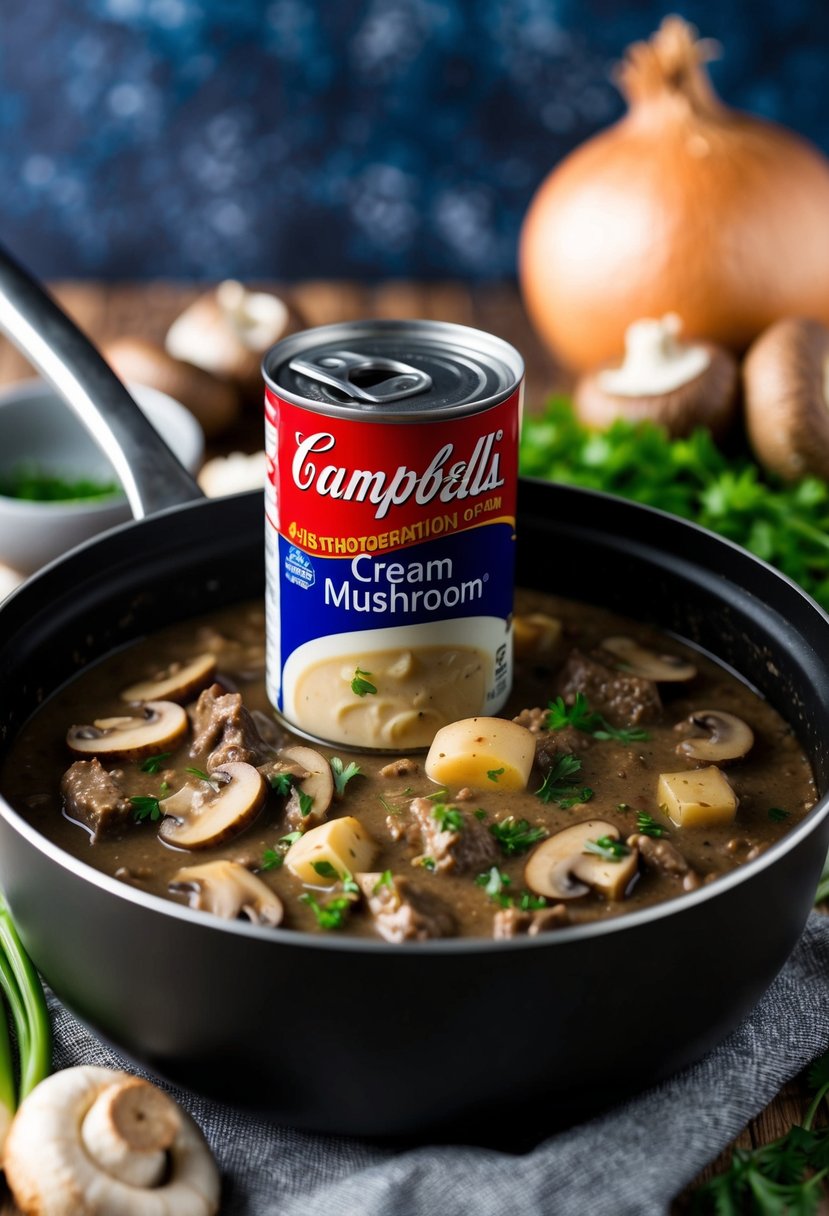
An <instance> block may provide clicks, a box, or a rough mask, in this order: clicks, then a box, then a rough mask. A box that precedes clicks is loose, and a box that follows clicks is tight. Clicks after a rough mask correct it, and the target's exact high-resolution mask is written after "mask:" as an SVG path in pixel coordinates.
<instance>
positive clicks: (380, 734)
mask: <svg viewBox="0 0 829 1216" xmlns="http://www.w3.org/2000/svg"><path fill="white" fill-rule="evenodd" d="M519 409H520V390H518V389H516V390H515V392H513V393H512V394H511V395H510V396H509V397H507V398H506V399H505V400H503V401H501V402H500V403H498V404H497V405H494V406H491V407H489V408H488V409H485V410H483V411H481V412H478V413H473V414H467V415H463V416H461V417H454V418H449V419H442V420H441V421H439V422H438V421H435V422H432V421H424V420H420V421H416V422H376V421H361V420H355V419H354V418H353V417H337V416H332V415H331V414H328V413H325V414H323V413H318V412H316V411H315V410H313V409H311V408H304V407H303V406H300V405H297V404H295V403H293V402H290V401H286V400H284V399H283V398H281V397H279V396H278V395H277V394H276V393H274V392H273V391H272V390H271V389H270V388H269V389H268V391H267V400H266V448H267V453H268V485H267V493H266V515H267V526H266V531H267V568H268V569H267V578H268V646H269V653H268V682H269V694H270V697H271V699H272V701H273V703H274V705H275V706H276V707H277V708H278V709H279V710H280V711H281V713H282V714H283V715H284V717H285V718H286V719H287V720H288V721H289V722H290V723H292V724H293V725H294V726H296V727H297V728H298V729H299V730H301V731H303V732H304V733H307V734H310V735H312V736H314V737H317V738H322V739H326V740H329V741H332V742H338V743H345V744H350V745H353V746H357V747H387V748H396V749H405V748H414V747H423V746H427V745H428V744H429V742H431V739H432V737H433V735H434V733H435V731H436V730H437V729H439V728H440V727H441V726H443V725H445V724H446V723H447V722H448V721H453V720H456V719H458V718H464V717H472V716H475V715H476V714H490V713H494V712H495V711H496V710H497V709H498V708H500V707H501V705H502V704H503V702H504V701H505V699H506V697H507V695H508V692H509V688H510V684H511V637H510V620H511V613H512V598H513V576H514V541H515V510H516V480H517V459H518V456H517V453H518V427H519Z"/></svg>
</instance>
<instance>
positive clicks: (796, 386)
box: [743, 317, 829, 481]
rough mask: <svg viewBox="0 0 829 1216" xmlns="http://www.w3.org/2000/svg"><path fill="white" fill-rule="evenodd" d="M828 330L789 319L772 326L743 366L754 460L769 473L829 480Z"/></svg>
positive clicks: (799, 320)
mask: <svg viewBox="0 0 829 1216" xmlns="http://www.w3.org/2000/svg"><path fill="white" fill-rule="evenodd" d="M828 368H829V329H827V327H826V326H825V325H821V324H820V322H818V321H809V320H805V319H802V318H797V317H785V318H784V319H783V320H781V321H776V322H775V324H774V325H771V326H769V328H768V329H767V330H765V331H764V332H763V333H762V334H761V335H760V337H759V338H757V339H756V341H755V342H754V343H753V345H752V346H751V348H750V350H749V352H748V354H747V355H746V358H745V361H744V363H743V391H744V396H745V423H746V432H747V434H748V440H749V443H750V444H751V447H752V450H753V452H754V455H755V456H756V457H757V459H758V460H759V461H760V463H761V464H762V465H763V466H764V467H765V468H766V469H768V470H769V472H771V473H776V474H777V475H778V476H779V477H782V478H783V479H784V480H785V481H797V480H799V479H800V478H802V477H805V476H806V475H807V474H808V473H813V474H814V475H815V476H816V477H822V478H823V480H824V481H829V401H828V400H827V396H828V395H829V394H827V374H828V372H827V369H828Z"/></svg>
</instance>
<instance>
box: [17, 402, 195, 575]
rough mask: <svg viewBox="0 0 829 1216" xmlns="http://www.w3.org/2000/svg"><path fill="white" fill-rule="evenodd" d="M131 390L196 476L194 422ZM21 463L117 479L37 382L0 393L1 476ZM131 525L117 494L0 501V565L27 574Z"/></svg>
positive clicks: (171, 405)
mask: <svg viewBox="0 0 829 1216" xmlns="http://www.w3.org/2000/svg"><path fill="white" fill-rule="evenodd" d="M129 387H130V392H131V393H132V395H133V397H134V398H135V400H136V402H137V403H138V405H139V406H140V407H141V409H142V410H143V411H144V413H145V414H146V416H147V418H148V419H149V420H150V422H151V423H152V424H153V426H154V427H155V429H156V430H157V431H158V433H159V435H161V437H162V439H164V440H165V442H166V443H167V445H168V447H170V448H171V449H172V451H173V452H174V453H175V455H176V456H177V457H178V459H179V460H180V461H181V463H182V464H183V465H184V467H185V468H186V469H188V470H189V471H190V472H191V473H194V474H195V473H196V472H197V471H198V469H199V467H200V465H201V461H202V456H203V454H204V435H203V433H202V429H201V427H200V426H199V424H198V422H197V421H196V419H195V418H194V417H193V415H192V414H191V413H190V412H189V410H186V409H185V408H184V406H183V405H180V404H179V402H178V401H174V400H173V398H172V397H168V396H167V395H166V393H160V392H158V390H157V389H154V388H147V387H146V386H144V385H135V384H133V385H130V386H129ZM21 464H27V465H32V464H33V465H36V466H37V467H38V469H42V470H44V471H45V472H49V473H55V474H58V475H60V476H62V477H67V478H76V477H90V478H92V479H94V480H95V481H101V482H107V481H117V480H118V478H117V477H116V475H115V472H114V470H113V468H112V466H111V464H110V463H109V461H108V460H107V458H106V456H104V454H103V452H102V451H101V450H100V448H99V447H98V446H97V444H96V443H95V441H94V440H93V439H92V437H91V436H90V435H89V433H88V431H87V430H86V428H85V427H84V426H83V425H82V424H81V423H80V422H79V421H78V419H77V418H76V417H75V415H74V413H73V412H72V410H71V409H70V408H69V406H68V405H66V404H65V403H64V402H63V401H61V399H60V398H59V397H57V396H56V395H55V393H54V392H53V391H52V390H51V389H50V388H49V387H48V385H46V384H44V383H43V382H42V381H40V380H25V381H22V382H21V383H19V384H13V385H10V386H9V387H8V388H6V389H3V390H2V391H0V474H1V473H9V472H11V470H13V469H15V468H17V467H19V466H20V465H21ZM129 518H130V510H129V507H128V505H127V501H126V499H125V498H124V497H123V496H122V495H118V496H115V497H112V498H107V499H104V500H97V501H95V500H93V501H89V502H30V501H26V500H23V499H19V498H8V497H5V496H3V495H0V562H4V563H6V564H7V565H8V566H11V567H13V569H15V570H19V571H20V572H21V573H22V574H31V573H32V572H33V571H34V570H37V569H39V568H40V566H43V565H45V564H46V563H47V562H49V561H51V560H52V559H53V558H55V557H59V556H60V555H61V554H62V553H65V552H66V551H67V549H71V548H72V547H73V546H74V545H78V544H80V543H81V541H84V540H87V539H88V538H89V537H90V536H95V535H96V534H97V533H98V532H103V531H105V530H106V529H107V528H112V527H114V526H115V525H116V524H120V523H124V522H125V521H126V520H128V519H129ZM0 598H2V591H0Z"/></svg>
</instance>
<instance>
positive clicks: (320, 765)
mask: <svg viewBox="0 0 829 1216" xmlns="http://www.w3.org/2000/svg"><path fill="white" fill-rule="evenodd" d="M279 759H280V760H286V761H287V762H288V763H289V764H292V765H299V766H300V767H301V768H302V770H303V772H304V773H305V776H304V777H302V778H301V780H300V781H299V782H298V783H297V784H296V785H294V787H293V789H292V790H291V796H290V798H289V799H288V805H287V807H286V811H287V816H288V820H289V822H290V823H291V824H292V825H293V824H294V823H295V822H296V825H297V826H300V824H301V825H302V826H303V827H304V828H307V827H314V826H315V825H316V824H318V823H322V822H323V821H324V819H325V816H326V813H327V811H328V808H329V807H330V805H331V801H332V799H333V797H334V777H333V775H332V773H331V765H330V764H329V763H328V761H327V760H326V759H325V757H324V756H322V755H320V753H319V752H316V751H314V749H313V748H312V747H301V746H297V747H285V748H283V749H282V751H281V752H280V753H279ZM300 794H304V795H305V800H306V801H305V805H306V808H307V809H306V810H305V812H304V813H303V810H302V805H301V803H300V797H299V796H300ZM308 798H310V799H311V802H310V804H309V803H308V802H307V799H308Z"/></svg>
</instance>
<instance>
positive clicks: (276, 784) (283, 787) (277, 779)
mask: <svg viewBox="0 0 829 1216" xmlns="http://www.w3.org/2000/svg"><path fill="white" fill-rule="evenodd" d="M295 780H296V778H295V777H294V774H293V773H271V775H270V777H268V784H269V785H270V787H271V789H272V790H276V792H277V794H279V795H280V796H281V797H283V798H287V797H288V795H289V794H290V792H291V790H292V789H293V788H294V781H295Z"/></svg>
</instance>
